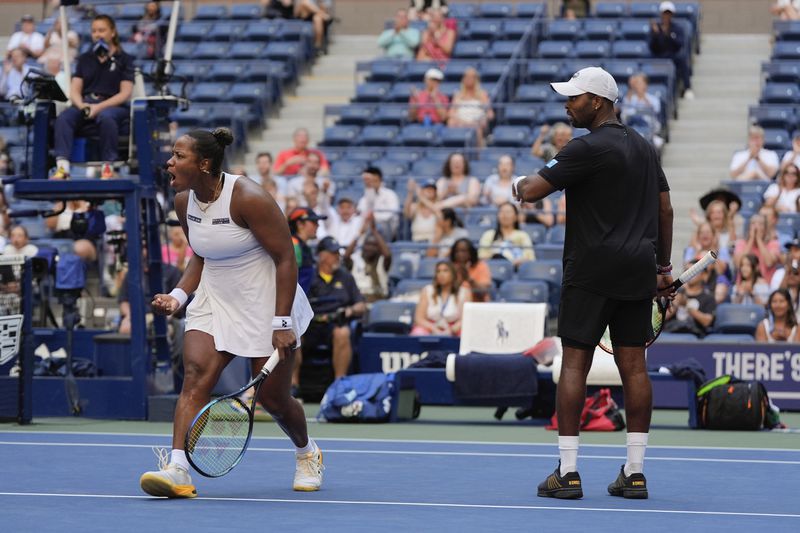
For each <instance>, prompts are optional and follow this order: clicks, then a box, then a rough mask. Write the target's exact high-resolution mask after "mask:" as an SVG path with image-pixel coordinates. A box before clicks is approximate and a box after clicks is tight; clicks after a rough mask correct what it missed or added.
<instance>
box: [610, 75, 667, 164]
mask: <svg viewBox="0 0 800 533" xmlns="http://www.w3.org/2000/svg"><path fill="white" fill-rule="evenodd" d="M647 89H648V84H647V75H646V74H644V73H642V72H639V73H637V74H634V75H633V76H631V77H630V78H628V92H627V94H626V95H625V97H624V98H623V99H622V103H621V104H620V119H622V121H623V122H624V123H625V124H628V125H629V126H632V127H634V128H635V127H637V126H639V125H644V126H645V127H646V129H647V130H649V131H648V132H646V133H649V136H648V138H649V139H650V140H651V142H652V143H653V145H654V146H655V147H656V149H657V150H658V149H661V147H662V146H663V145H664V139H662V138H661V137H660V136H659V135H658V133H659V131H661V121H660V120H659V117H661V100H659V98H658V97H657V96H656V95H654V94H652V93H649V92H648V91H647Z"/></svg>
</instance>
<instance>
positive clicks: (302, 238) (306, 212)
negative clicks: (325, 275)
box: [288, 207, 326, 295]
mask: <svg viewBox="0 0 800 533" xmlns="http://www.w3.org/2000/svg"><path fill="white" fill-rule="evenodd" d="M288 218H289V231H290V232H291V234H292V244H293V245H294V255H295V259H297V284H298V285H300V287H301V288H302V289H303V290H304V291H305V293H306V295H308V291H309V288H310V287H311V279H312V278H313V276H314V254H313V253H312V252H311V248H310V247H309V246H308V241H313V240H315V239H316V238H317V229H318V228H319V221H320V220H325V218H326V217H325V216H321V215H318V214H316V213H315V212H314V211H313V210H311V209H308V208H306V207H298V208H296V209H294V210H292V212H290V213H289V217H288Z"/></svg>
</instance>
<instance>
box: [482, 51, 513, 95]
mask: <svg viewBox="0 0 800 533" xmlns="http://www.w3.org/2000/svg"><path fill="white" fill-rule="evenodd" d="M507 70H508V62H507V61H506V60H497V59H487V60H484V61H481V64H480V67H478V72H479V73H480V75H481V81H482V82H483V83H484V84H485V85H486V87H484V88H485V89H486V90H487V91H488V92H491V90H490V89H491V88H490V87H489V84H491V83H493V82H496V81H498V80H499V79H500V78H501V77H502V76H503V74H504V73H505V72H506V71H507Z"/></svg>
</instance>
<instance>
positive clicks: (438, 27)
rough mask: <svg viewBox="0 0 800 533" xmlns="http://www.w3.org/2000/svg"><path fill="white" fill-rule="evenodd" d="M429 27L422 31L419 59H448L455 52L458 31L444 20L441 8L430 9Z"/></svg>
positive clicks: (428, 11) (418, 52)
mask: <svg viewBox="0 0 800 533" xmlns="http://www.w3.org/2000/svg"><path fill="white" fill-rule="evenodd" d="M426 12H427V13H428V27H427V28H426V29H425V31H424V32H423V33H422V40H421V41H420V46H419V50H418V51H417V61H442V62H443V61H447V60H448V59H450V54H452V53H453V46H454V45H455V43H456V32H455V30H453V29H452V28H450V27H448V26H447V25H446V24H445V21H444V15H443V14H442V10H441V9H428V10H427V11H426Z"/></svg>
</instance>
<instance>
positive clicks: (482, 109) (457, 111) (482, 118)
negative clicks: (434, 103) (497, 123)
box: [447, 67, 494, 148]
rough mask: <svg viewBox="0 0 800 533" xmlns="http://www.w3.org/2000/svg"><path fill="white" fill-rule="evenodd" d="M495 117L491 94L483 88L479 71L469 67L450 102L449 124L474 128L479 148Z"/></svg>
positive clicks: (453, 126) (455, 126)
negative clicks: (490, 99) (490, 122)
mask: <svg viewBox="0 0 800 533" xmlns="http://www.w3.org/2000/svg"><path fill="white" fill-rule="evenodd" d="M493 118H494V111H493V110H492V106H491V102H490V101H489V94H488V93H487V92H486V91H484V90H483V89H482V88H481V81H480V77H479V75H478V71H477V70H476V69H475V68H474V67H469V68H467V69H466V70H465V71H464V75H463V76H462V77H461V88H460V89H459V90H458V91H457V92H456V94H454V95H453V99H452V101H451V102H450V117H449V118H448V120H447V125H448V126H450V127H451V128H474V129H475V134H476V136H477V141H478V148H481V147H483V144H484V132H485V131H486V128H487V127H488V125H489V121H491V120H492V119H493Z"/></svg>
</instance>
